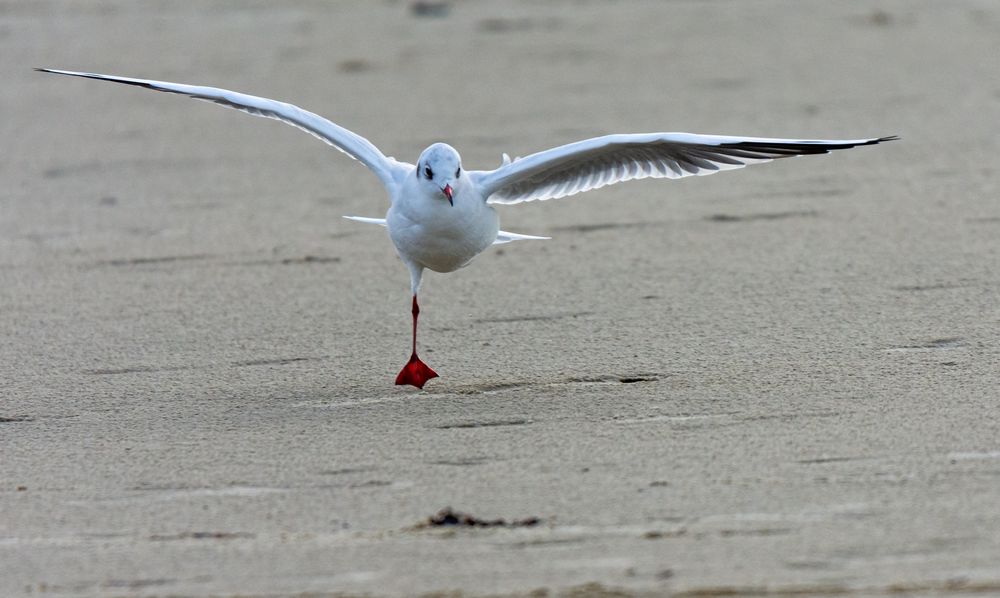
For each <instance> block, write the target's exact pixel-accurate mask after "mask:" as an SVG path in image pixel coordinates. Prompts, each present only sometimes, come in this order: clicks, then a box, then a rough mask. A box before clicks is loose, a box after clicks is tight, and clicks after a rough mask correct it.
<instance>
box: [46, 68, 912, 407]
mask: <svg viewBox="0 0 1000 598" xmlns="http://www.w3.org/2000/svg"><path fill="white" fill-rule="evenodd" d="M36 70H39V71H43V72H46V73H55V74H59V75H71V76H74V77H86V78H88V79H98V80H100V81H113V82H115V83H124V84H126V85H137V86H139V87H145V88H147V89H152V90H154V91H163V92H168V93H177V94H182V95H186V96H189V97H192V98H195V99H198V100H205V101H209V102H213V103H216V104H219V105H221V106H225V107H227V108H235V109H236V110H239V111H241V112H246V113H247V114H252V115H254V116H263V117H265V118H272V119H275V120H280V121H282V122H285V123H288V124H290V125H292V126H293V127H297V128H299V129H302V130H303V131H305V132H307V133H310V134H312V135H314V136H316V137H318V138H319V139H320V140H322V141H324V142H326V143H328V144H330V145H332V146H333V147H335V148H337V149H338V150H340V151H342V152H344V153H345V154H347V155H348V156H350V157H351V158H354V159H355V160H358V161H360V162H361V163H362V164H364V165H365V166H367V167H368V168H369V169H371V171H372V172H374V173H375V176H377V177H378V178H379V180H380V181H382V184H383V185H384V186H385V189H386V192H387V193H388V195H389V211H388V212H387V213H386V215H385V218H361V217H357V216H345V218H350V219H351V220H357V221H360V222H367V223H371V224H379V225H381V226H384V227H386V228H388V230H389V238H390V239H392V244H393V245H394V246H395V247H396V252H397V253H398V254H399V257H400V259H401V260H402V261H403V263H404V264H406V267H407V268H408V269H409V271H410V291H411V293H412V295H413V301H412V314H413V347H412V352H411V354H410V360H409V361H408V362H407V364H406V365H405V366H403V369H402V370H401V371H400V372H399V375H397V376H396V384H410V385H413V386H416V387H417V388H423V386H424V384H425V383H426V382H427V381H428V380H430V379H431V378H435V377H437V374H436V373H435V372H434V370H432V369H431V368H429V367H428V366H427V365H426V364H424V362H423V361H421V360H420V358H419V357H417V315H418V314H419V313H420V309H419V307H418V305H417V291H418V290H419V289H420V279H421V276H422V274H423V272H424V268H430V269H431V270H434V271H435V272H452V271H454V270H457V269H459V268H461V267H462V266H465V265H466V264H468V263H469V262H470V261H471V260H472V258H474V257H476V255H478V254H479V253H480V252H481V251H483V250H484V249H486V248H487V247H489V246H490V245H497V244H500V243H508V242H510V241H517V240H525V239H546V238H547V237H534V236H530V235H518V234H515V233H508V232H504V231H502V230H500V226H499V220H498V219H497V214H496V212H495V211H494V210H493V208H492V207H490V204H494V203H497V204H514V203H520V202H523V201H534V200H543V199H556V198H559V197H566V196H569V195H574V194H576V193H582V192H584V191H590V190H591V189H599V188H601V187H604V186H605V185H611V184H613V183H620V182H622V181H631V180H635V179H644V178H668V179H679V178H682V177H686V176H691V175H699V176H701V175H706V174H713V173H716V172H719V171H722V170H733V169H736V168H743V167H744V166H746V165H748V164H758V163H762V162H770V161H771V160H775V159H778V158H789V157H792V156H802V155H806V154H825V153H827V152H829V151H831V150H839V149H847V148H851V147H855V146H859V145H874V144H876V143H881V142H883V141H891V140H894V139H897V137H895V136H891V137H876V138H869V139H832V140H831V139H799V140H796V139H769V138H761V137H727V136H719V135H694V134H690V133H642V134H626V135H605V136H603V137H595V138H593V139H586V140H584V141H578V142H576V143H570V144H568V145H563V146H560V147H556V148H552V149H548V150H545V151H541V152H538V153H535V154H531V155H530V156H526V157H524V158H516V159H514V160H511V159H510V158H509V157H508V156H507V154H504V155H503V162H502V163H501V164H500V166H499V167H498V168H496V169H493V170H465V169H464V168H463V167H462V158H461V156H459V154H458V152H457V151H455V149H454V148H453V147H451V146H450V145H448V144H446V143H435V144H433V145H431V146H430V147H428V148H427V149H425V150H424V151H423V152H422V153H421V154H420V157H419V158H418V159H417V163H416V165H413V164H410V163H408V162H400V161H398V160H396V159H394V158H391V157H388V156H386V155H385V154H383V153H382V152H381V151H379V149H378V148H377V147H375V146H374V145H373V144H372V143H371V142H369V141H368V140H367V139H365V138H364V137H361V136H360V135H357V134H356V133H353V132H351V131H348V130H347V129H345V128H343V127H340V126H338V125H335V124H334V123H332V122H330V121H328V120H327V119H325V118H323V117H321V116H318V115H316V114H313V113H312V112H307V111H305V110H303V109H301V108H299V107H297V106H293V105H292V104H286V103H284V102H278V101H275V100H269V99H266V98H260V97H256V96H251V95H246V94H242V93H237V92H235V91H228V90H225V89H218V88H215V87H202V86H197V85H184V84H181V83H168V82H165V81H152V80H149V79H132V78H129V77H116V76H111V75H99V74H96V73H82V72H73V71H62V70H55V69H36Z"/></svg>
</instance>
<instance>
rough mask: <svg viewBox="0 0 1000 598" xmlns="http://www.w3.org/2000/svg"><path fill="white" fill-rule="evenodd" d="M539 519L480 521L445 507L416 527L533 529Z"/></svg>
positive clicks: (539, 521) (472, 516)
mask: <svg viewBox="0 0 1000 598" xmlns="http://www.w3.org/2000/svg"><path fill="white" fill-rule="evenodd" d="M541 521H542V520H541V519H539V518H538V517H525V518H524V519H514V520H511V521H507V520H506V519H503V518H501V519H480V518H479V517H476V516H474V515H470V514H468V513H462V512H460V511H454V510H452V508H451V507H445V508H443V509H441V510H440V511H438V512H437V513H435V514H434V515H431V516H430V517H428V518H427V520H426V521H424V522H422V523H420V524H418V525H417V527H418V528H424V527H447V526H461V527H533V526H535V525H538V524H539V523H541Z"/></svg>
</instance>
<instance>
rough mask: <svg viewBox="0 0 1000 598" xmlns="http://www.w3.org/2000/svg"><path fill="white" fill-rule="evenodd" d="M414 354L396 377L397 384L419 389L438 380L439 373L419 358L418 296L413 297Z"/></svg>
mask: <svg viewBox="0 0 1000 598" xmlns="http://www.w3.org/2000/svg"><path fill="white" fill-rule="evenodd" d="M412 313H413V353H411V354H410V360H409V361H408V362H406V365H404V366H403V369H401V370H400V371H399V374H398V375H397V376H396V384H399V385H402V384H409V385H411V386H416V387H417V388H423V387H424V384H426V383H427V381H428V380H430V379H431V378H437V377H438V375H437V373H436V372H435V371H434V370H432V369H431V368H429V367H427V364H425V363H424V362H422V361H420V358H419V357H417V316H419V315H420V306H419V305H417V296H416V295H413V310H412Z"/></svg>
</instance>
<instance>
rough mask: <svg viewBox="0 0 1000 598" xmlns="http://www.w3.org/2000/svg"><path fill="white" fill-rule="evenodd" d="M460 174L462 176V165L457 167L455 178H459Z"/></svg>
mask: <svg viewBox="0 0 1000 598" xmlns="http://www.w3.org/2000/svg"><path fill="white" fill-rule="evenodd" d="M460 176H462V167H461V166H459V167H458V168H457V169H455V178H456V179H457V178H458V177H460Z"/></svg>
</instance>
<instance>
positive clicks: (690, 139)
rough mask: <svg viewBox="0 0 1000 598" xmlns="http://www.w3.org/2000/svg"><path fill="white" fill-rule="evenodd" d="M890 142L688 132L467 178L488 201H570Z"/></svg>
mask: <svg viewBox="0 0 1000 598" xmlns="http://www.w3.org/2000/svg"><path fill="white" fill-rule="evenodd" d="M893 139H897V138H896V137H879V138H873V139H832V140H824V139H806V140H794V139H767V138H761V137H724V136H719V135H693V134H691V133H648V134H637V135H607V136H604V137H595V138H593V139H587V140H584V141H578V142H576V143H570V144H568V145H563V146H559V147H556V148H552V149H549V150H545V151H542V152H538V153H536V154H531V155H530V156H526V157H524V158H517V159H515V160H514V161H512V162H509V163H508V162H505V163H504V164H501V165H500V167H499V168H497V169H496V170H490V171H472V172H470V173H469V175H470V177H472V180H473V181H475V182H476V183H477V184H478V185H479V186H480V189H481V190H482V192H483V197H485V198H486V200H487V201H488V202H489V203H502V204H512V203H520V202H522V201H533V200H541V199H555V198H559V197H565V196H567V195H573V194H575V193H582V192H584V191H590V190H591V189H599V188H601V187H604V186H605V185H611V184H614V183H620V182H622V181H630V180H633V179H644V178H668V179H679V178H682V177H686V176H692V175H699V176H701V175H706V174H713V173H716V172H719V171H721V170H732V169H735V168H743V167H744V166H747V165H749V164H757V163H760V162H770V161H771V160H776V159H778V158H790V157H792V156H803V155H807V154H825V153H827V152H830V151H832V150H839V149H847V148H851V147H856V146H859V145H874V144H876V143H882V142H883V141H891V140H893Z"/></svg>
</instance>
